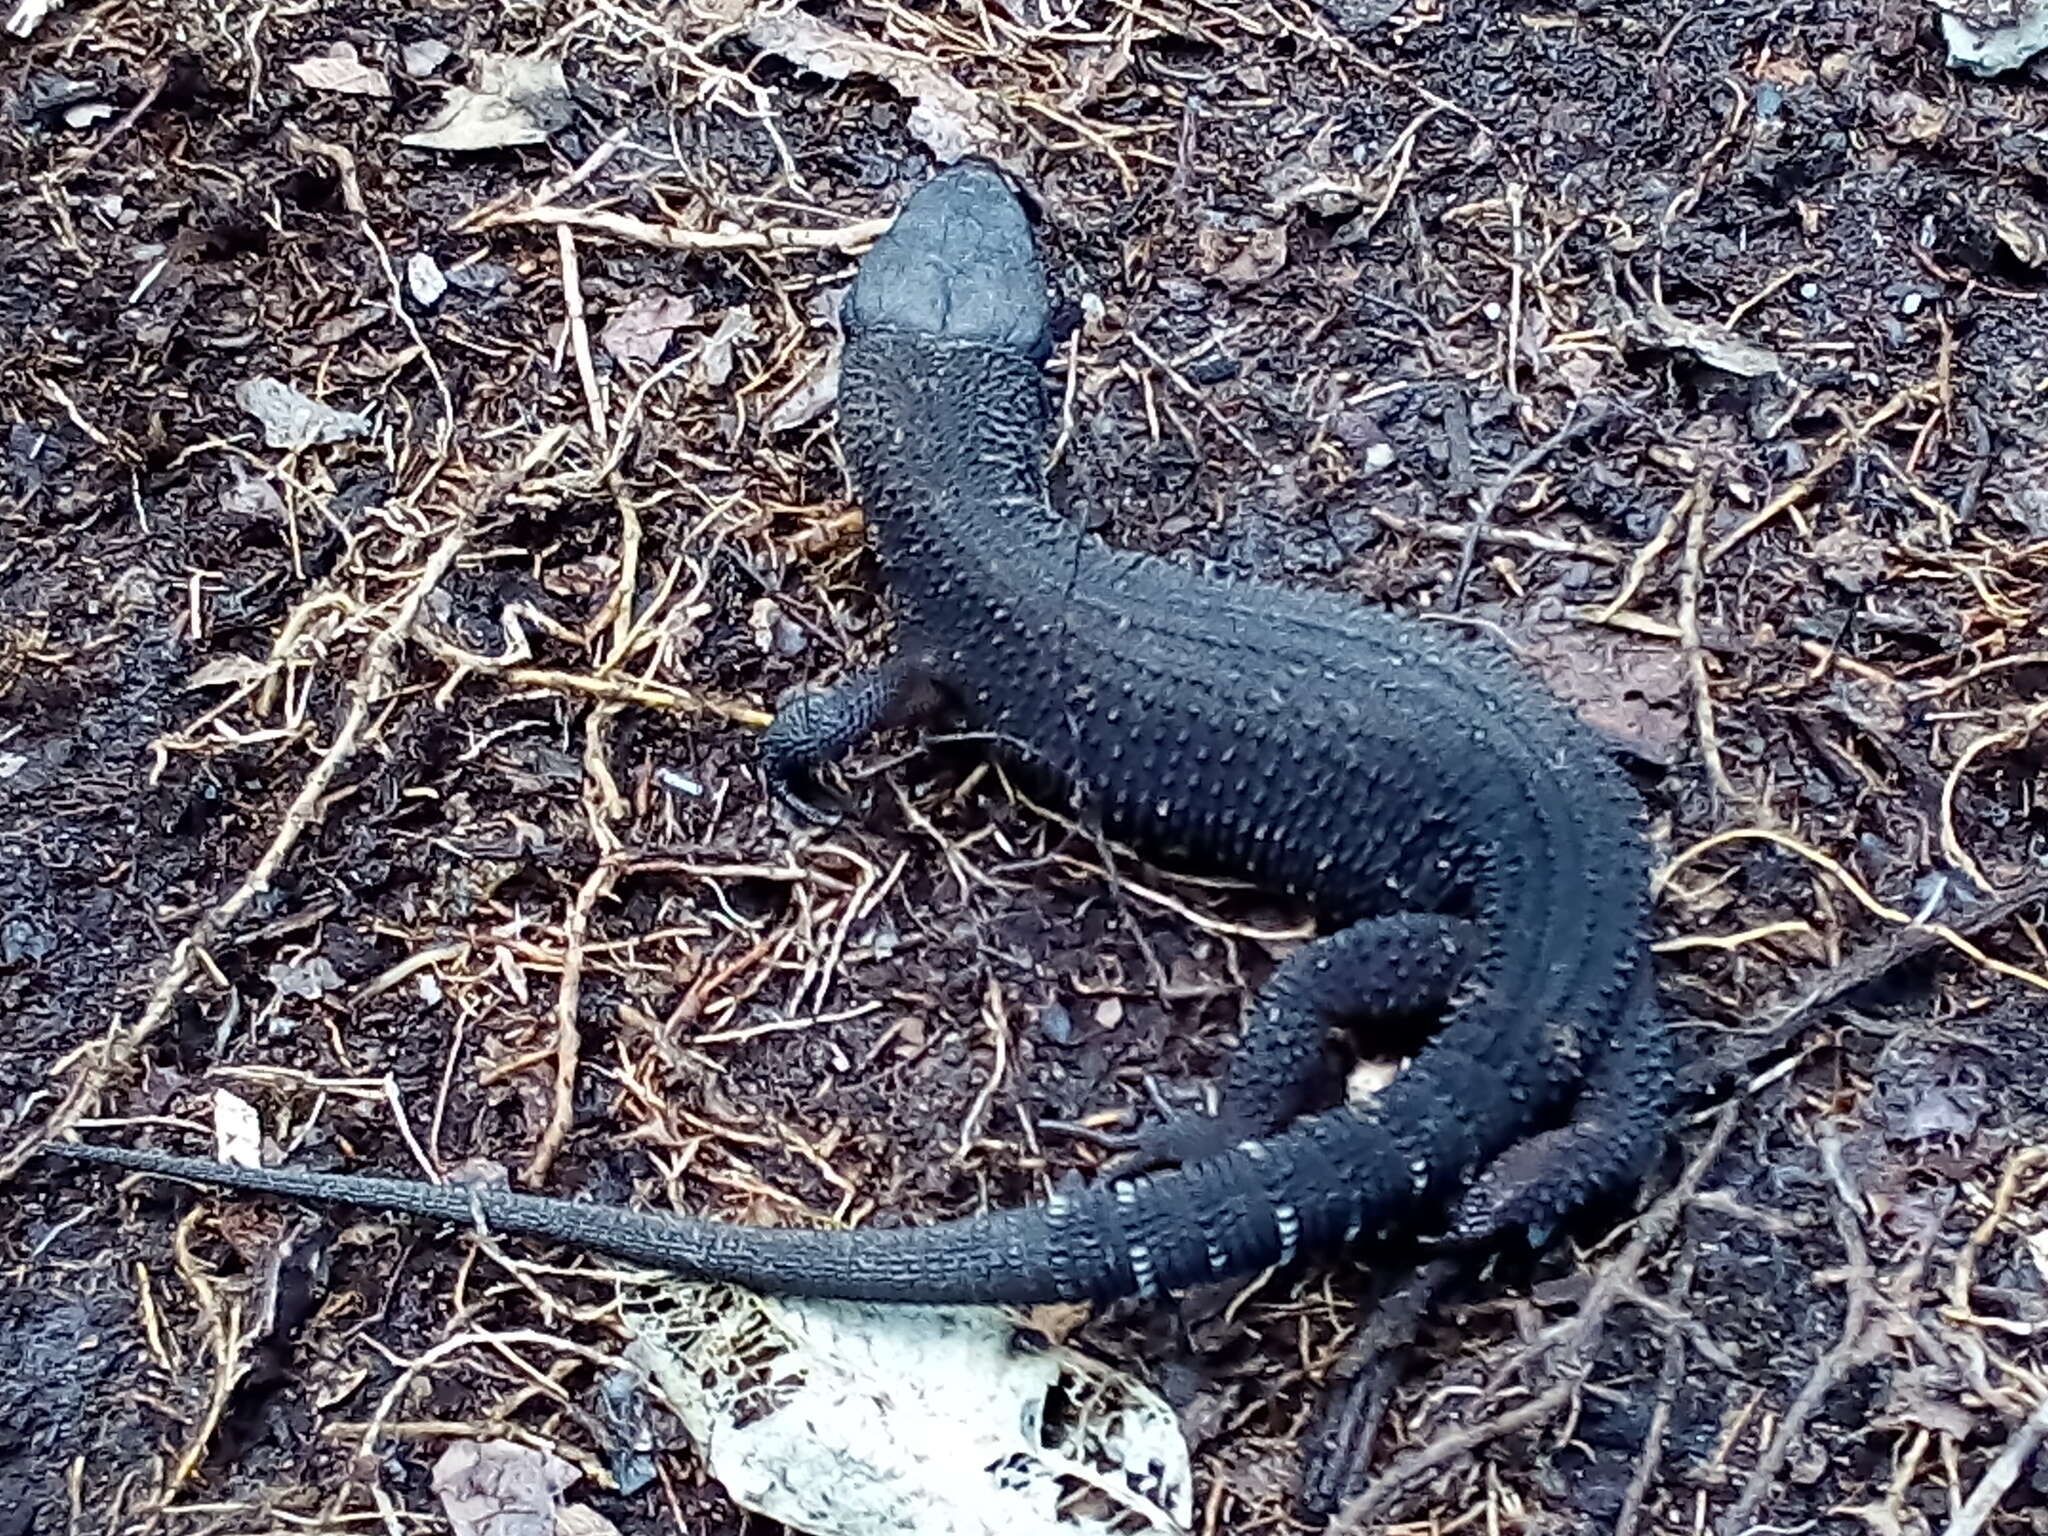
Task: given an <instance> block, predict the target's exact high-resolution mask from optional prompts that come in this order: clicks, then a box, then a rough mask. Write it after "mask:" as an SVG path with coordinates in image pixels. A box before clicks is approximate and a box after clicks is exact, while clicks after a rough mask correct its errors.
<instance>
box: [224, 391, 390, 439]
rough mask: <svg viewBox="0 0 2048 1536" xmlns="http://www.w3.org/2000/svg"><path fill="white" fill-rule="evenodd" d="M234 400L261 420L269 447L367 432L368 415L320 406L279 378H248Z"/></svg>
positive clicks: (356, 435)
mask: <svg viewBox="0 0 2048 1536" xmlns="http://www.w3.org/2000/svg"><path fill="white" fill-rule="evenodd" d="M235 403H236V404H237V405H239V406H241V408H242V409H243V410H245V411H247V412H248V413H249V414H250V415H251V416H254V417H255V418H256V420H257V421H258V422H260V423H262V426H263V442H264V446H266V447H269V448H311V447H314V446H315V445H316V444H320V443H339V442H343V441H345V440H346V439H348V438H352V437H365V436H367V435H368V434H369V431H370V418H369V417H367V416H364V415H361V414H359V413H357V412H355V411H337V410H335V409H334V407H332V406H329V405H322V404H321V403H320V402H319V401H317V400H312V399H309V398H308V397H306V396H305V395H302V394H300V393H299V392H298V391H297V390H296V389H293V388H292V387H291V385H289V384H287V383H285V382H284V381H283V380H281V379H273V378H269V377H263V378H255V379H250V380H249V381H248V382H246V383H245V384H243V385H242V386H241V387H240V388H239V389H237V390H236V391H235Z"/></svg>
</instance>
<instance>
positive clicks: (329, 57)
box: [285, 43, 391, 97]
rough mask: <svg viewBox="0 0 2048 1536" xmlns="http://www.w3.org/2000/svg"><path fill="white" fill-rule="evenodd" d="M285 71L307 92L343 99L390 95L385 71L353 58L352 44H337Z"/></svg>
mask: <svg viewBox="0 0 2048 1536" xmlns="http://www.w3.org/2000/svg"><path fill="white" fill-rule="evenodd" d="M285 68H286V69H287V70H289V71H290V72H291V73H292V74H294V75H296V76H298V78H299V83H300V84H301V85H304V86H305V87H306V88H307V89H309V90H315V91H337V92H339V93H340V94H342V95H344V96H384V97H388V96H390V94H391V82H390V80H389V79H387V78H386V77H385V74H384V71H383V70H381V69H377V68H375V67H374V66H372V65H369V64H365V63H364V62H363V61H362V60H361V59H360V58H358V57H357V56H356V50H355V46H354V45H353V44H351V43H336V44H334V46H333V47H331V48H329V49H328V50H327V51H326V52H325V53H316V54H314V55H313V57H312V58H310V59H301V60H300V61H299V62H298V63H296V64H287V65H285Z"/></svg>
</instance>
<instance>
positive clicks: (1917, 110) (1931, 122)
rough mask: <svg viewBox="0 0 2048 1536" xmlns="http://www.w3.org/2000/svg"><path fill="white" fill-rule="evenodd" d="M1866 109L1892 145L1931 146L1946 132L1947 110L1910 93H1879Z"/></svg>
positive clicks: (1923, 97) (1915, 93)
mask: <svg viewBox="0 0 2048 1536" xmlns="http://www.w3.org/2000/svg"><path fill="white" fill-rule="evenodd" d="M1870 108H1871V115H1872V116H1873V117H1875V118H1876V119H1877V120H1878V122H1879V123H1880V124H1881V125H1882V126H1883V128H1884V136H1885V137H1886V138H1888V139H1890V140H1891V141H1892V142H1893V143H1894V144H1933V143H1936V142H1938V141H1939V140H1940V138H1941V136H1942V135H1943V134H1944V133H1945V132H1946V131H1947V130H1948V108H1947V107H1945V106H1943V105H1942V104H1941V103H1940V102H1938V101H1929V100H1928V99H1927V98H1926V97H1925V96H1922V95H1919V94H1918V93H1917V92H1914V91H1885V92H1882V93H1880V94H1879V95H1877V96H1875V97H1873V98H1872V99H1871V103H1870Z"/></svg>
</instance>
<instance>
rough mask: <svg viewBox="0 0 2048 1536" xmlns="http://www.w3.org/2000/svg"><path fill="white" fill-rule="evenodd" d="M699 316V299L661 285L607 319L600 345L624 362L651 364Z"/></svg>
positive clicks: (600, 337) (660, 356) (639, 364)
mask: <svg viewBox="0 0 2048 1536" xmlns="http://www.w3.org/2000/svg"><path fill="white" fill-rule="evenodd" d="M696 316H697V305H696V301H695V300H693V299H691V298H688V297H687V296H678V295H676V294H673V293H669V292H667V291H665V290H662V289H655V290H653V291H652V292H649V293H643V294H641V295H640V296H639V297H638V298H636V299H634V300H633V302H632V303H630V304H628V305H627V306H626V307H625V308H624V309H622V310H620V311H619V312H618V313H617V314H616V315H613V316H612V317H611V319H610V320H609V321H607V322H606V324H605V328H604V329H603V330H602V331H601V332H599V333H598V338H597V340H598V345H599V346H601V347H603V348H604V349H605V351H607V352H609V353H610V354H611V355H612V356H613V357H615V358H617V359H618V360H619V361H620V362H621V363H626V364H629V365H631V366H635V367H640V368H652V367H654V365H655V364H657V363H659V362H660V361H661V359H662V355H663V354H664V353H666V352H667V351H668V344H669V342H670V341H672V340H674V338H675V334H676V332H677V331H679V330H681V329H682V328H683V327H684V326H686V325H688V324H689V323H690V322H691V321H692V320H694V319H695V318H696Z"/></svg>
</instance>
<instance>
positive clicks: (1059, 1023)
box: [1038, 1003, 1074, 1045]
mask: <svg viewBox="0 0 2048 1536" xmlns="http://www.w3.org/2000/svg"><path fill="white" fill-rule="evenodd" d="M1038 1032H1039V1033H1040V1034H1041V1035H1043V1036H1045V1038H1046V1039H1048V1040H1050V1041H1051V1042H1052V1043H1053V1044H1054V1045H1072V1044H1073V1043H1074V1016H1073V1015H1072V1014H1071V1013H1069V1012H1067V1010H1066V1008H1065V1006H1064V1005H1062V1004H1060V1003H1047V1004H1046V1005H1045V1008H1044V1009H1043V1010H1042V1011H1041V1012H1040V1013H1039V1015H1038Z"/></svg>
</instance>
